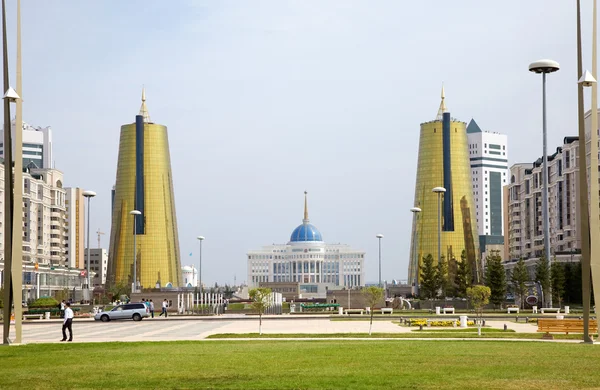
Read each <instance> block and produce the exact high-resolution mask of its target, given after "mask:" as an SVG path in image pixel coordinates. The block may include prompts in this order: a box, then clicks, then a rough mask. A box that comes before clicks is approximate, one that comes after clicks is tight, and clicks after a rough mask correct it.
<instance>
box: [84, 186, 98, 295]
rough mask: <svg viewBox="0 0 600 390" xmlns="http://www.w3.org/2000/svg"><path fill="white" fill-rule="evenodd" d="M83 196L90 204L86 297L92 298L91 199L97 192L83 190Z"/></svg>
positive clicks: (88, 214) (88, 213)
mask: <svg viewBox="0 0 600 390" xmlns="http://www.w3.org/2000/svg"><path fill="white" fill-rule="evenodd" d="M83 196H84V197H86V198H87V204H88V210H87V211H88V212H87V251H86V253H87V267H86V271H87V273H86V284H87V296H86V299H87V300H90V286H91V284H92V283H91V279H90V263H91V262H92V259H91V257H90V219H92V218H91V214H90V203H91V200H92V198H93V197H94V196H96V193H95V192H94V191H83Z"/></svg>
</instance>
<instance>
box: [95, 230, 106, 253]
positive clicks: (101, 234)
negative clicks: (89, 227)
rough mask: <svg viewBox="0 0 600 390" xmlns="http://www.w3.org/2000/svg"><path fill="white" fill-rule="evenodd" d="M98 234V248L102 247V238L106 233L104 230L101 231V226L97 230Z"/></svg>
mask: <svg viewBox="0 0 600 390" xmlns="http://www.w3.org/2000/svg"><path fill="white" fill-rule="evenodd" d="M96 234H97V235H98V249H100V239H101V238H102V236H103V235H104V232H101V231H100V228H98V230H97V231H96Z"/></svg>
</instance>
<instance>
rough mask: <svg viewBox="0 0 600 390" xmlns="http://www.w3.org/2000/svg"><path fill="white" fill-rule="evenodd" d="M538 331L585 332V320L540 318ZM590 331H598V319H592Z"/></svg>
mask: <svg viewBox="0 0 600 390" xmlns="http://www.w3.org/2000/svg"><path fill="white" fill-rule="evenodd" d="M537 331H538V332H545V333H550V332H555V333H563V332H564V333H566V334H569V332H571V333H583V320H559V319H551V320H550V319H547V320H544V319H540V320H538V330H537ZM589 332H590V333H597V332H598V321H597V320H590V322H589Z"/></svg>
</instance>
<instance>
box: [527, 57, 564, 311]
mask: <svg viewBox="0 0 600 390" xmlns="http://www.w3.org/2000/svg"><path fill="white" fill-rule="evenodd" d="M558 69H560V66H559V65H558V62H556V61H553V60H539V61H536V62H532V63H531V64H529V71H530V72H533V73H541V74H542V133H543V136H542V138H543V141H542V143H543V148H544V154H543V156H544V157H543V158H544V161H543V164H542V184H543V186H544V188H543V189H542V219H543V228H544V233H543V234H544V253H545V254H546V261H547V262H548V267H549V268H551V266H552V254H551V253H550V223H549V217H548V152H547V138H548V137H547V131H546V74H547V73H553V72H556V71H557V70H558ZM547 300H548V307H552V293H550V294H547Z"/></svg>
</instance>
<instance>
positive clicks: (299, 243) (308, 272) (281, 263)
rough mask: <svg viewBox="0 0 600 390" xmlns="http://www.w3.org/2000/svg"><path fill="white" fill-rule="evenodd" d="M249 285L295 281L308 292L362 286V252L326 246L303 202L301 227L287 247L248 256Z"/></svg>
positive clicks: (254, 252)
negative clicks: (311, 221) (311, 222)
mask: <svg viewBox="0 0 600 390" xmlns="http://www.w3.org/2000/svg"><path fill="white" fill-rule="evenodd" d="M247 259H248V285H249V286H250V287H257V286H258V285H259V283H261V282H296V283H300V290H301V291H304V292H307V293H316V292H317V291H322V290H323V289H324V287H327V288H330V289H332V288H340V287H357V286H364V284H365V272H364V261H365V252H363V251H360V250H356V249H353V248H352V247H350V246H349V245H344V244H326V243H325V242H324V241H323V238H322V236H321V233H320V232H319V231H318V230H317V228H316V227H315V226H314V225H312V224H310V223H309V219H308V210H307V205H306V199H305V204H304V219H303V220H302V225H300V226H298V227H297V228H296V229H294V231H293V232H292V235H291V238H290V241H289V242H288V243H287V244H281V245H268V246H263V247H262V248H261V249H258V250H251V251H249V252H248V253H247Z"/></svg>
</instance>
